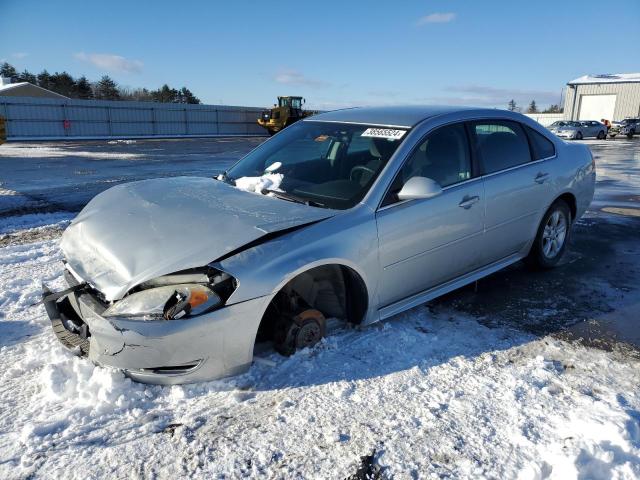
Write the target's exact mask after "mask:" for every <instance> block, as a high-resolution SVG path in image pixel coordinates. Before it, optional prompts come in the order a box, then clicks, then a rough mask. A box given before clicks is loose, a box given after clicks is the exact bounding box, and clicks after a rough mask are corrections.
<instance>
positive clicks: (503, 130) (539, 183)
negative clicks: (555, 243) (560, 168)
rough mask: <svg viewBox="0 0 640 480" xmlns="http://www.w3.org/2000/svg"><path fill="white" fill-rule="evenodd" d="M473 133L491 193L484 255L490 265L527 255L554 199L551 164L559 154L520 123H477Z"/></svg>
mask: <svg viewBox="0 0 640 480" xmlns="http://www.w3.org/2000/svg"><path fill="white" fill-rule="evenodd" d="M525 128H526V129H528V130H529V133H527V131H526V130H525ZM470 132H471V134H472V137H473V141H474V146H475V149H476V152H477V156H478V158H479V161H480V165H481V167H480V168H481V170H482V173H483V181H484V191H485V195H486V214H485V234H484V238H483V241H482V251H483V263H484V264H485V265H488V264H490V263H493V262H496V261H499V260H501V259H504V258H506V257H509V256H511V255H513V254H516V253H519V252H521V251H522V250H523V249H524V248H525V247H526V246H527V244H528V243H529V241H530V240H531V239H533V238H534V236H535V233H536V231H537V228H538V225H537V222H538V219H539V218H540V215H541V210H542V209H544V208H546V206H547V205H548V202H549V197H550V195H551V187H550V182H551V178H550V173H551V172H550V170H549V168H548V163H547V162H549V161H551V159H552V158H553V156H554V155H555V150H554V147H553V143H551V142H550V141H549V140H548V139H546V138H545V137H544V136H543V135H541V134H540V133H538V132H535V131H534V130H533V129H529V128H528V127H525V126H523V125H521V124H520V123H518V122H514V121H509V120H486V121H476V122H471V123H470ZM529 136H531V146H530V140H529ZM534 142H538V143H540V144H541V147H539V148H537V149H536V148H534ZM533 151H535V152H536V153H535V154H534V152H533Z"/></svg>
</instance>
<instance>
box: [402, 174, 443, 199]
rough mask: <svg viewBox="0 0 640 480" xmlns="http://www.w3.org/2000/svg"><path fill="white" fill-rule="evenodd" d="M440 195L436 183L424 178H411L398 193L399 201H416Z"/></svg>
mask: <svg viewBox="0 0 640 480" xmlns="http://www.w3.org/2000/svg"><path fill="white" fill-rule="evenodd" d="M441 193H442V187H441V186H440V184H439V183H438V182H436V181H435V180H432V179H430V178H426V177H411V178H410V179H409V180H408V181H407V183H405V184H404V187H402V190H400V192H399V193H398V198H399V199H400V200H417V199H421V198H432V197H437V196H438V195H440V194H441Z"/></svg>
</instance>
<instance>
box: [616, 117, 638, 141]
mask: <svg viewBox="0 0 640 480" xmlns="http://www.w3.org/2000/svg"><path fill="white" fill-rule="evenodd" d="M618 134H620V135H626V137H627V138H633V136H634V135H637V134H640V118H625V119H624V120H622V121H621V122H613V125H612V126H611V128H610V129H609V136H610V137H611V138H615V136H616V135H618Z"/></svg>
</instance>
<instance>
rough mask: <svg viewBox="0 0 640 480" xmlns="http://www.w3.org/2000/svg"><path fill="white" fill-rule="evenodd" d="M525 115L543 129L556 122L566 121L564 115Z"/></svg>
mask: <svg viewBox="0 0 640 480" xmlns="http://www.w3.org/2000/svg"><path fill="white" fill-rule="evenodd" d="M525 115H526V116H527V117H529V118H531V119H533V120H535V121H536V122H538V123H539V124H540V125H542V126H543V127H548V126H549V125H551V124H552V123H553V122H555V121H558V120H564V119H565V116H564V113H525Z"/></svg>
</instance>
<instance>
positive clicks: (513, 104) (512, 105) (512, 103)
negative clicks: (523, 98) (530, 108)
mask: <svg viewBox="0 0 640 480" xmlns="http://www.w3.org/2000/svg"><path fill="white" fill-rule="evenodd" d="M508 108H509V111H511V112H515V111H516V110H517V109H518V106H517V105H516V101H515V100H514V99H511V100H510V101H509V104H508Z"/></svg>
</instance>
